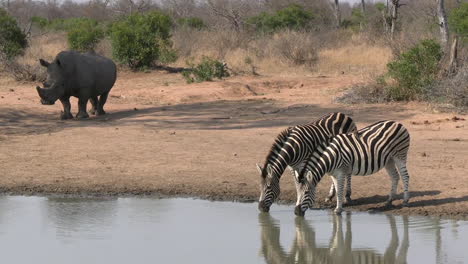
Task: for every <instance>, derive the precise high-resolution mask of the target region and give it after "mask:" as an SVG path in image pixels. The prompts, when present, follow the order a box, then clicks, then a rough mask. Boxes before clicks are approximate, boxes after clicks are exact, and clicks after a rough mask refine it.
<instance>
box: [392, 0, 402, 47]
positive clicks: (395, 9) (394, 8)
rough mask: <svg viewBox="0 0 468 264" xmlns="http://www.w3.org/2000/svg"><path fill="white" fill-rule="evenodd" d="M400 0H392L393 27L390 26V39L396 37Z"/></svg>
mask: <svg viewBox="0 0 468 264" xmlns="http://www.w3.org/2000/svg"><path fill="white" fill-rule="evenodd" d="M399 2H400V0H392V27H391V28H390V39H391V40H393V39H394V37H395V28H396V21H397V19H398V8H399V7H400V3H399Z"/></svg>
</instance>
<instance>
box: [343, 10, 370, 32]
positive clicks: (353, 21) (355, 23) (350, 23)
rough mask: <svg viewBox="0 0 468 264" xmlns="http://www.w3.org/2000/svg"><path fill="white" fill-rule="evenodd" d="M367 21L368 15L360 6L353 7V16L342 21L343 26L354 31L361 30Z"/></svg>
mask: <svg viewBox="0 0 468 264" xmlns="http://www.w3.org/2000/svg"><path fill="white" fill-rule="evenodd" d="M366 23H367V21H366V16H365V15H364V14H363V13H362V10H361V9H360V8H353V9H352V10H351V17H350V18H349V19H344V20H343V21H342V22H341V26H342V27H344V28H349V29H351V30H353V31H359V30H360V29H361V26H362V25H364V24H366Z"/></svg>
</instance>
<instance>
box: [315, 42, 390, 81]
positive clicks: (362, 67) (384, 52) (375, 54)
mask: <svg viewBox="0 0 468 264" xmlns="http://www.w3.org/2000/svg"><path fill="white" fill-rule="evenodd" d="M392 58H393V55H392V50H391V49H390V48H388V47H383V46H378V45H370V44H367V43H365V42H360V41H356V40H352V41H349V42H347V43H345V44H344V45H341V46H340V47H336V48H331V49H323V50H321V51H320V52H319V59H318V61H319V62H318V65H317V70H318V71H319V72H321V73H342V72H344V73H353V74H365V75H379V74H382V73H384V72H385V71H386V65H387V63H388V62H390V60H392Z"/></svg>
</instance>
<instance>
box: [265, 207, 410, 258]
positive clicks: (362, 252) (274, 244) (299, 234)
mask: <svg viewBox="0 0 468 264" xmlns="http://www.w3.org/2000/svg"><path fill="white" fill-rule="evenodd" d="M332 217H333V231H332V236H331V239H330V243H329V246H324V245H319V244H317V242H316V235H315V230H314V228H313V226H312V225H310V223H309V222H307V221H306V220H305V219H304V218H303V217H297V218H296V219H295V233H296V235H295V238H294V241H293V243H292V246H291V249H290V250H289V252H287V251H286V250H285V249H284V248H283V247H282V246H281V243H280V227H279V223H278V221H276V220H275V219H274V218H273V217H271V215H270V214H259V223H260V226H261V244H262V247H261V254H262V255H263V257H264V258H265V262H266V263H268V264H280V263H281V264H290V263H294V264H302V263H406V256H407V253H408V248H409V237H408V217H406V216H403V225H404V228H403V229H404V230H403V239H402V242H401V245H400V244H399V242H400V240H399V238H398V232H397V226H396V222H395V217H394V216H392V215H387V218H388V221H389V225H390V230H391V239H390V242H389V244H388V246H387V248H386V250H385V253H384V254H383V255H382V254H380V253H378V252H377V251H376V250H372V249H352V230H351V214H347V216H346V220H345V222H346V223H345V224H346V231H345V232H344V231H343V223H342V222H343V217H342V216H340V215H335V214H332ZM398 248H399V250H398Z"/></svg>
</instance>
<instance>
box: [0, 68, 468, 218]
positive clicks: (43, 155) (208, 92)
mask: <svg viewBox="0 0 468 264" xmlns="http://www.w3.org/2000/svg"><path fill="white" fill-rule="evenodd" d="M361 82H363V79H362V78H361V77H359V76H351V75H339V76H316V75H315V76H314V75H313V74H311V75H310V76H304V75H301V76H293V75H290V76H263V77H232V78H229V79H227V80H225V81H217V82H207V83H201V84H190V85H187V84H185V82H184V81H183V79H182V78H181V77H180V75H179V74H168V73H164V72H151V73H126V72H124V73H120V75H119V78H118V81H117V83H116V85H115V87H114V88H113V90H112V91H111V96H110V98H109V100H108V104H107V105H106V111H107V112H108V115H105V116H102V117H97V118H96V117H92V118H90V119H88V120H69V121H60V120H58V116H59V112H60V110H61V105H60V103H59V102H58V103H57V104H56V105H54V106H42V105H40V103H39V98H38V96H37V94H36V91H35V89H34V87H35V85H36V84H35V83H18V82H15V81H13V80H11V79H9V78H7V77H0V175H1V176H0V191H1V192H3V193H13V194H48V193H59V194H78V195H89V194H94V195H132V194H138V195H143V194H159V195H175V196H194V197H202V198H207V199H223V200H238V201H254V200H256V199H257V197H258V194H259V188H258V184H259V175H258V173H257V170H256V168H255V163H256V162H260V163H263V160H264V158H265V155H266V154H267V151H268V150H269V148H270V146H271V144H272V142H273V139H274V137H275V136H276V135H277V133H278V132H280V131H281V130H282V129H284V128H285V127H287V126H290V125H294V124H300V123H306V122H309V121H312V120H314V119H316V118H318V117H320V116H322V115H324V114H326V113H329V112H332V111H341V112H344V113H347V114H350V115H352V116H353V118H354V119H355V121H356V122H357V124H358V127H364V126H365V125H368V124H371V123H373V122H376V121H379V120H383V119H393V120H397V121H400V122H402V123H403V124H404V125H405V126H406V127H407V128H408V129H409V131H410V133H411V136H412V143H411V144H412V145H411V149H410V157H409V172H410V176H411V180H410V190H411V202H410V206H409V207H407V208H402V207H401V200H397V201H396V202H395V207H394V208H383V207H382V206H383V202H384V200H385V199H386V197H387V195H388V192H389V189H390V180H389V177H388V176H387V175H386V173H385V172H380V173H378V174H376V175H373V176H368V177H354V178H353V198H354V199H355V202H356V203H355V205H354V206H351V207H348V208H351V209H352V210H377V211H385V212H392V213H399V214H424V215H443V216H446V217H451V218H466V217H467V215H468V175H467V168H468V165H467V163H468V133H467V132H468V121H466V120H455V119H452V118H453V117H454V115H455V114H451V113H437V112H435V111H433V110H432V109H431V108H430V107H429V106H428V105H426V104H422V103H409V104H406V103H398V104H396V103H395V104H393V103H392V104H370V105H366V104H362V105H342V104H337V103H335V102H334V97H335V96H336V95H338V94H340V93H341V92H343V91H344V89H345V88H347V87H349V86H351V85H353V84H357V83H361ZM72 110H73V111H74V113H76V112H77V108H76V100H74V101H73V106H72ZM456 116H457V117H458V118H461V119H468V117H467V116H464V115H456ZM330 182H331V180H330V179H329V178H328V177H325V178H324V179H323V180H322V182H321V184H320V185H319V193H318V197H319V201H318V204H317V205H318V206H319V207H333V206H334V204H331V203H330V204H325V203H324V202H323V198H324V197H325V195H326V192H327V190H328V187H329V184H330ZM281 186H282V194H281V199H282V200H283V201H286V202H292V201H293V200H294V199H295V189H294V184H293V182H292V178H291V175H290V174H289V173H286V174H285V175H284V176H283V177H282V180H281ZM399 191H401V183H400V186H399ZM399 197H400V198H401V195H400V196H399ZM291 213H292V212H291Z"/></svg>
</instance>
